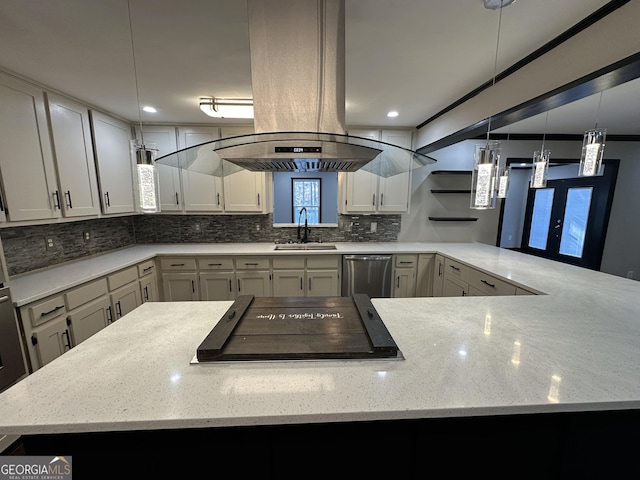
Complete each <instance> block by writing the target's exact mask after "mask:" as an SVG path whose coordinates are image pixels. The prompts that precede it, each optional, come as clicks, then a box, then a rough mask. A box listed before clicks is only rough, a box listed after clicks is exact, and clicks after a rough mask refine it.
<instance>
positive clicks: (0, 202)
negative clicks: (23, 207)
mask: <svg viewBox="0 0 640 480" xmlns="http://www.w3.org/2000/svg"><path fill="white" fill-rule="evenodd" d="M0 212H4V200H3V199H2V195H0Z"/></svg>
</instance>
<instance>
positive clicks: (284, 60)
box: [157, 0, 435, 176]
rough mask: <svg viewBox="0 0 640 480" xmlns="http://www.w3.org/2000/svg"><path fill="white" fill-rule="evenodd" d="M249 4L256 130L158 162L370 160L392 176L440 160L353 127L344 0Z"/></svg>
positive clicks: (278, 167)
mask: <svg viewBox="0 0 640 480" xmlns="http://www.w3.org/2000/svg"><path fill="white" fill-rule="evenodd" d="M247 7H248V10H247V11H248V24H249V47H250V53H251V82H252V90H253V107H254V130H255V132H256V133H255V134H253V135H243V136H239V137H231V138H226V139H221V140H217V141H214V142H209V143H206V144H202V145H197V146H195V147H190V148H187V149H184V150H181V151H178V152H175V153H174V154H171V155H167V156H164V157H162V158H159V159H158V160H157V162H158V163H160V164H165V165H172V166H176V167H180V168H186V169H189V170H194V171H197V172H200V173H208V174H212V175H226V174H228V173H232V172H233V171H236V170H237V168H232V169H230V168H228V167H227V168H224V165H225V164H226V162H231V163H232V164H234V165H236V166H237V167H242V168H246V169H247V170H251V171H306V172H323V171H347V172H353V171H356V170H358V169H360V168H363V167H364V168H365V169H367V170H371V171H373V172H375V173H377V174H382V175H384V176H390V175H393V174H395V173H402V172H403V171H407V170H408V169H410V168H411V167H412V166H415V165H416V164H417V165H426V164H428V163H433V162H434V161H435V160H433V159H431V158H429V157H427V156H425V155H422V154H420V153H417V152H413V151H411V150H408V149H404V148H400V147H397V146H394V145H391V144H387V143H384V142H378V141H374V140H371V139H366V138H360V137H354V136H349V135H347V134H346V129H345V27H344V25H345V5H344V0H248V1H247ZM394 159H395V160H394ZM225 161H226V162H225ZM382 162H384V165H383V164H382ZM381 172H382V173H381ZM394 172H395V173H394Z"/></svg>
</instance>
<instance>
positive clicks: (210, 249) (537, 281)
mask: <svg viewBox="0 0 640 480" xmlns="http://www.w3.org/2000/svg"><path fill="white" fill-rule="evenodd" d="M332 245H335V247H336V249H335V250H276V249H275V247H276V245H275V244H273V243H192V244H145V245H135V246H130V247H125V248H122V249H118V250H115V251H111V252H108V253H104V254H100V255H95V256H91V257H88V258H86V259H79V260H75V261H71V262H68V263H65V264H61V265H59V266H53V267H50V268H47V269H43V270H39V271H35V272H32V273H26V274H22V275H17V276H14V277H11V278H10V281H9V286H10V287H11V296H12V299H13V303H14V305H15V306H16V307H21V306H23V305H26V304H27V303H30V302H34V301H37V300H40V299H42V298H44V297H46V296H49V295H54V294H56V293H59V292H61V291H63V290H66V289H68V288H72V287H75V286H77V285H80V284H82V283H85V282H88V281H91V280H94V279H97V278H100V277H103V276H105V275H109V274H110V273H113V272H115V271H117V270H120V269H122V268H126V267H128V266H131V265H135V264H136V263H139V262H143V261H145V260H149V259H151V258H154V257H156V256H159V255H170V256H196V255H234V256H237V255H242V256H245V255H256V256H278V255H285V256H290V255H332V254H333V255H336V254H337V255H350V254H356V255H359V254H398V253H436V252H440V253H444V254H445V255H448V256H450V257H453V258H456V259H457V260H459V261H463V262H465V261H466V262H467V263H470V264H473V265H474V266H475V267H476V268H478V269H480V270H485V271H486V272H487V273H494V274H497V275H499V276H502V277H505V278H508V279H510V280H511V281H512V283H514V284H516V285H520V286H523V287H525V285H526V286H528V287H529V289H530V290H534V291H537V292H544V291H545V288H546V281H545V280H544V279H543V278H542V277H541V276H540V275H535V274H534V275H532V273H535V272H529V271H527V265H530V264H531V262H529V263H526V264H523V267H524V268H519V267H518V265H519V263H518V262H519V260H518V258H521V259H528V258H527V257H526V256H519V257H518V256H513V255H507V254H508V253H510V252H508V251H506V250H502V249H497V248H494V247H490V246H487V245H483V244H473V243H421V242H362V243H357V242H351V243H332ZM483 247H487V248H488V250H487V249H484V250H483ZM486 251H490V252H492V254H491V255H484V254H483V252H486ZM500 253H502V255H499V254H500ZM505 255H506V256H505ZM529 260H530V259H529ZM547 265H548V268H551V267H552V266H553V262H548V264H547ZM516 271H517V274H515V273H516ZM579 271H583V269H579ZM560 275H561V274H560ZM525 288H526V287H525Z"/></svg>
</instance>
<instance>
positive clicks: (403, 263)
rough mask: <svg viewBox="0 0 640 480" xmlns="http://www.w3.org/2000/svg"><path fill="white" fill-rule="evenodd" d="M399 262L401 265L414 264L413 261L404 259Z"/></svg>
mask: <svg viewBox="0 0 640 480" xmlns="http://www.w3.org/2000/svg"><path fill="white" fill-rule="evenodd" d="M398 263H400V265H406V264H409V265H412V264H413V262H404V261H401V262H398Z"/></svg>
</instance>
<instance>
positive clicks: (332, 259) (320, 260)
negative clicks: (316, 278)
mask: <svg viewBox="0 0 640 480" xmlns="http://www.w3.org/2000/svg"><path fill="white" fill-rule="evenodd" d="M340 262H341V257H340V256H339V255H313V256H308V257H307V268H317V269H322V268H326V269H332V270H336V269H338V268H340Z"/></svg>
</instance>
